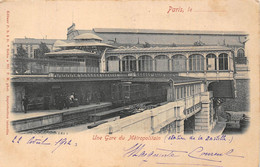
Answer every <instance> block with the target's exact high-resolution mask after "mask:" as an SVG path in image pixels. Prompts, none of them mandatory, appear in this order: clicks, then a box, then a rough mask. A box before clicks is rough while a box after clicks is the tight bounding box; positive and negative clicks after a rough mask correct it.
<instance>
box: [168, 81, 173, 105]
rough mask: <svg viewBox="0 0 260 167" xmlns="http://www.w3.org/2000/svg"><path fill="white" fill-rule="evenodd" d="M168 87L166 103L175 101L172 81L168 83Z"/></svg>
mask: <svg viewBox="0 0 260 167" xmlns="http://www.w3.org/2000/svg"><path fill="white" fill-rule="evenodd" d="M168 84H169V87H168V89H167V101H168V102H172V101H175V87H174V81H173V80H170V81H169V83H168Z"/></svg>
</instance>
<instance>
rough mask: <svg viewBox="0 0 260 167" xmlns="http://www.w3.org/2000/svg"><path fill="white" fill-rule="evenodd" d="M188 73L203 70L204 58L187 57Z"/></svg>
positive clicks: (199, 56)
mask: <svg viewBox="0 0 260 167" xmlns="http://www.w3.org/2000/svg"><path fill="white" fill-rule="evenodd" d="M189 68H190V71H203V70H204V57H203V56H202V55H191V56H189Z"/></svg>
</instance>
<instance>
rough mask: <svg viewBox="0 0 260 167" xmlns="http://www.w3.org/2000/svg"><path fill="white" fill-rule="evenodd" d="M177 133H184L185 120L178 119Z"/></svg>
mask: <svg viewBox="0 0 260 167" xmlns="http://www.w3.org/2000/svg"><path fill="white" fill-rule="evenodd" d="M176 133H179V134H183V133H184V120H178V121H176Z"/></svg>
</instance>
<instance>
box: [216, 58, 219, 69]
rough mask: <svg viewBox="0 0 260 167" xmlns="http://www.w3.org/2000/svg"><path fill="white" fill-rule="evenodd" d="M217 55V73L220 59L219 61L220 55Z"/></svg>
mask: <svg viewBox="0 0 260 167" xmlns="http://www.w3.org/2000/svg"><path fill="white" fill-rule="evenodd" d="M216 55H217V58H216V64H217V71H219V59H218V56H219V55H218V54H216Z"/></svg>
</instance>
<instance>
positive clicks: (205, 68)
mask: <svg viewBox="0 0 260 167" xmlns="http://www.w3.org/2000/svg"><path fill="white" fill-rule="evenodd" d="M203 57H204V59H203V60H204V72H205V71H207V53H203Z"/></svg>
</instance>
